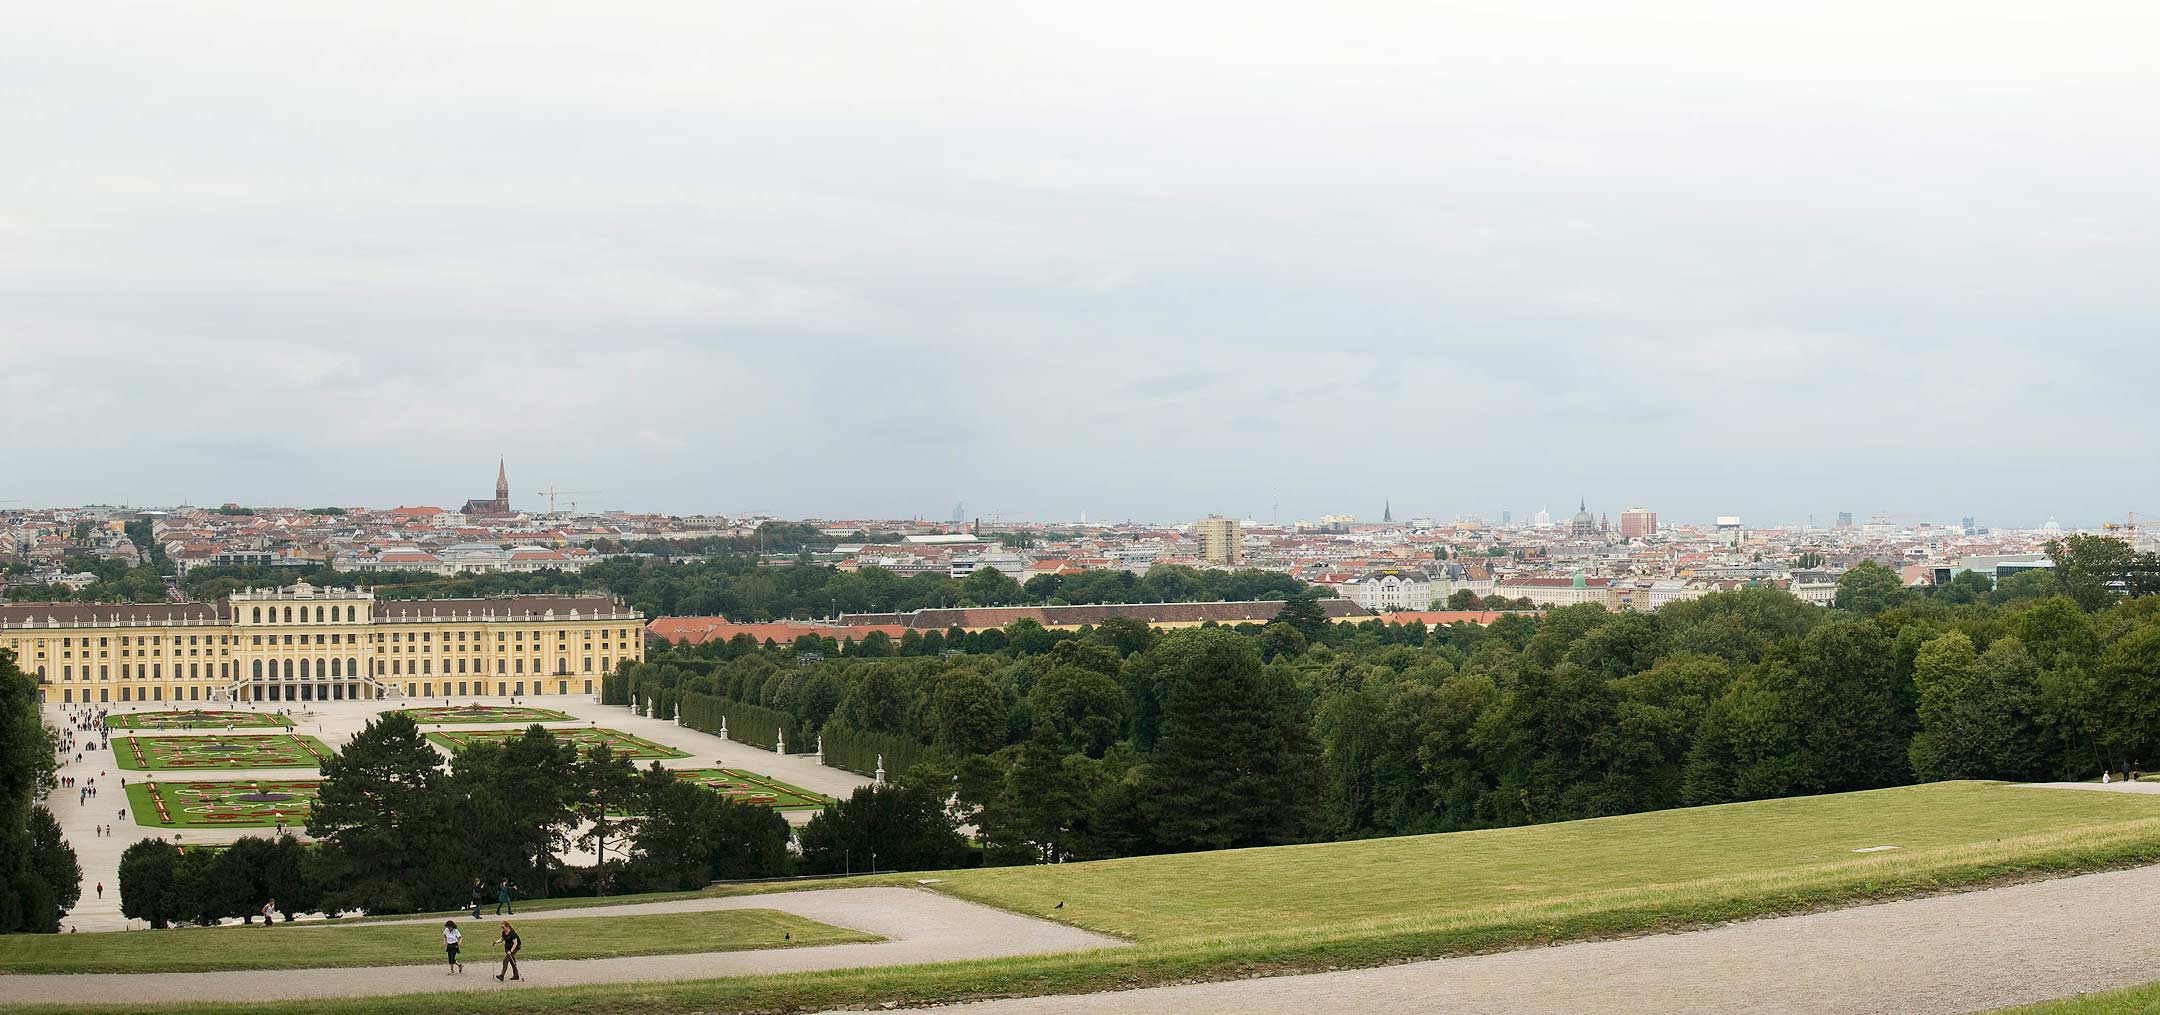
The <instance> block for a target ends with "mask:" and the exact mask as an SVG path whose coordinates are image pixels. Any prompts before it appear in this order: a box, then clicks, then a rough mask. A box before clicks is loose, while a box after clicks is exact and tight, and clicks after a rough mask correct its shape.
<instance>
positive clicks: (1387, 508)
mask: <svg viewBox="0 0 2160 1015" xmlns="http://www.w3.org/2000/svg"><path fill="white" fill-rule="evenodd" d="M1380 520H1381V521H1383V522H1392V521H1394V520H1395V502H1394V501H1393V500H1387V501H1383V502H1381V507H1380Z"/></svg>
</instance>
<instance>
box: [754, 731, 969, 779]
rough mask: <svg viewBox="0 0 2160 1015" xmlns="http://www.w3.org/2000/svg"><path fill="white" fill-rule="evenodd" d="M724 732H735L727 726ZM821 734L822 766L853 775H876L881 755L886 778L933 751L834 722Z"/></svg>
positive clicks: (910, 740)
mask: <svg viewBox="0 0 2160 1015" xmlns="http://www.w3.org/2000/svg"><path fill="white" fill-rule="evenodd" d="M728 732H729V733H733V732H735V730H734V729H733V728H732V727H730V728H729V730H728ZM821 735H822V736H823V737H824V738H825V763H826V764H827V765H830V766H832V767H834V768H844V769H847V770H848V771H850V772H854V773H855V774H857V775H876V774H877V765H878V756H879V755H884V757H885V777H886V778H888V779H890V778H892V777H894V776H897V775H899V774H900V773H902V772H905V771H907V770H908V769H910V768H913V767H915V765H916V764H917V763H918V762H922V761H927V760H929V759H930V757H931V756H932V754H933V752H934V749H933V748H931V747H929V746H928V745H926V744H922V743H918V742H917V741H916V740H915V738H914V737H910V736H902V735H900V734H897V733H871V732H869V731H867V730H859V729H855V728H853V727H851V726H849V725H847V724H846V723H843V722H839V721H837V720H835V721H833V722H831V723H827V724H826V726H825V729H824V730H823V731H822V733H821Z"/></svg>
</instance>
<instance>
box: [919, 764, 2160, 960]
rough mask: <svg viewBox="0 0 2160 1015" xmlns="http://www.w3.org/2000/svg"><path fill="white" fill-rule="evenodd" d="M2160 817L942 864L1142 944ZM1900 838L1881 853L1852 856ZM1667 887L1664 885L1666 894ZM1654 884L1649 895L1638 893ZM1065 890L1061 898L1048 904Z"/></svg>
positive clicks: (1912, 806) (2131, 808) (2115, 813)
mask: <svg viewBox="0 0 2160 1015" xmlns="http://www.w3.org/2000/svg"><path fill="white" fill-rule="evenodd" d="M2140 819H2160V797H2153V796H2141V795H2133V794H2126V793H2094V792H2082V791H2073V790H2039V789H2020V788H2017V787H2012V786H2002V785H1997V784H1992V783H1977V782H1964V783H1938V784H1935V785H1929V786H1907V787H1901V788H1897V789H1886V790H1875V791H1871V792H1866V793H1844V794H1834V795H1829V796H1815V797H1799V798H1795V799H1789V800H1765V801H1758V802H1754V803H1745V804H1728V805H1725V806H1719V807H1695V808H1688V809H1684V810H1671V811H1656V812H1652V813H1648V814H1630V815H1626V816H1623V817H1613V818H1596V819H1592V820H1589V821H1570V822H1564V823H1559V824H1550V825H1530V826H1526V827H1521V828H1500V829H1492V830H1487V831H1476V832H1458V833H1454V834H1447V835H1421V836H1408V837H1403V838H1395V839H1368V840H1362V841H1356V842H1333V843H1324V844H1319V845H1311V846H1287V847H1281V848H1275V849H1244V850H1228V851H1222V852H1215V853H1184V854H1178V855H1174V856H1152V857H1135V858H1131V859H1124V860H1106V861H1101V862H1097V863H1085V864H1065V865H1061V866H1035V867H999V868H990V869H986V870H974V871H960V872H954V873H950V874H944V875H932V876H937V877H943V878H944V879H945V880H944V883H942V884H939V885H937V886H935V887H936V888H937V890H938V891H941V892H947V893H950V894H953V895H958V896H960V897H962V898H967V899H972V900H975V901H978V902H984V903H988V904H990V905H994V906H999V907H1001V908H1005V909H1011V910H1016V911H1018V912H1023V913H1033V914H1039V915H1043V916H1047V917H1049V918H1051V919H1055V920H1061V921H1064V922H1067V923H1072V924H1075V925H1078V926H1081V927H1086V928H1088V929H1090V930H1098V931H1102V932H1105V933H1109V934H1116V935H1119V936H1121V937H1129V938H1133V939H1135V940H1141V941H1152V940H1167V939H1172V938H1183V937H1197V936H1210V935H1227V934H1252V933H1266V932H1277V931H1281V930H1283V929H1285V928H1299V927H1330V926H1338V925H1343V924H1348V923H1371V922H1373V921H1393V920H1403V919H1411V920H1417V919H1429V918H1440V917H1447V916H1455V915H1461V914H1466V913H1475V912H1479V911H1485V910H1491V909H1494V908H1496V907H1507V906H1522V905H1538V904H1545V903H1554V902H1572V903H1590V902H1595V900H1597V899H1599V898H1601V897H1615V898H1619V897H1627V898H1637V899H1642V898H1648V899H1657V898H1660V897H1672V898H1678V897H1681V896H1683V895H1685V894H1686V893H1687V892H1690V891H1694V890H1696V889H1698V888H1701V887H1703V886H1704V885H1705V884H1707V883H1709V882H1713V881H1719V880H1723V879H1738V883H1740V884H1746V885H1750V886H1768V885H1774V884H1782V883H1786V882H1788V881H1791V880H1793V879H1794V878H1797V879H1798V880H1799V881H1801V882H1809V881H1814V880H1820V879H1838V878H1844V877H1848V876H1857V877H1860V878H1862V879H1863V880H1864V879H1865V878H1866V877H1867V876H1868V874H1869V872H1872V871H1881V872H1884V873H1885V874H1888V873H1890V872H1894V871H1899V870H1906V869H1912V868H1914V867H1915V866H1916V865H1925V864H1927V863H1929V862H1932V861H1933V860H1935V859H1937V858H1938V855H1939V854H1941V853H1942V851H1944V850H1946V849H1952V848H1967V849H1970V848H1974V847H1978V848H1980V849H1982V850H1983V851H1984V850H1985V848H1986V847H1987V845H1988V844H1990V843H1993V842H1995V841H1996V840H2003V839H2012V838H2018V837H2024V836H2031V835H2049V836H2054V835H2063V834H2074V833H2076V832H2078V831H2079V830H2081V829H2105V828H2111V827H2117V826H2120V825H2122V824H2123V823H2124V822H2128V821H2136V820H2140ZM1876 846H1896V847H1898V848H1897V849H1895V850H1887V851H1883V852H1879V853H1855V852H1853V851H1854V850H1856V849H1867V848H1871V847H1876ZM1660 886H1663V887H1660ZM1646 890H1647V894H1645V892H1646ZM1060 901H1063V902H1064V903H1065V907H1064V908H1063V909H1054V908H1053V907H1055V906H1056V904H1057V903H1058V902H1060Z"/></svg>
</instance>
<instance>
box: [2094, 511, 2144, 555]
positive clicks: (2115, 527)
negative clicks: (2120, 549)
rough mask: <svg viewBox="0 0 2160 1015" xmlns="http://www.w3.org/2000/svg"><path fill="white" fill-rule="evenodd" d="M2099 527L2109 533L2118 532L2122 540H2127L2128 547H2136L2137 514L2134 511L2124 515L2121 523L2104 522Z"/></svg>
mask: <svg viewBox="0 0 2160 1015" xmlns="http://www.w3.org/2000/svg"><path fill="white" fill-rule="evenodd" d="M2100 527H2101V528H2103V529H2106V530H2108V531H2109V532H2120V533H2122V537H2123V539H2125V540H2127V541H2128V542H2129V543H2130V545H2132V546H2136V545H2137V512H2135V511H2132V512H2130V513H2129V514H2127V515H2125V516H2124V517H2123V520H2122V521H2119V522H2104V523H2102V524H2101V526H2100Z"/></svg>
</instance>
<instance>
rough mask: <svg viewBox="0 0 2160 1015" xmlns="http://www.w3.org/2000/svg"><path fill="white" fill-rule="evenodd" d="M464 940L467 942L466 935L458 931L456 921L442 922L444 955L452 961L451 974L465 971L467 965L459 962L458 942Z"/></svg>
mask: <svg viewBox="0 0 2160 1015" xmlns="http://www.w3.org/2000/svg"><path fill="white" fill-rule="evenodd" d="M463 940H465V935H464V933H463V932H462V931H459V930H458V929H457V921H456V920H444V921H443V922H442V946H443V954H444V955H446V956H448V957H449V959H450V972H451V974H457V973H462V972H464V971H465V963H463V962H459V961H458V960H457V951H458V942H460V941H463Z"/></svg>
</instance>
